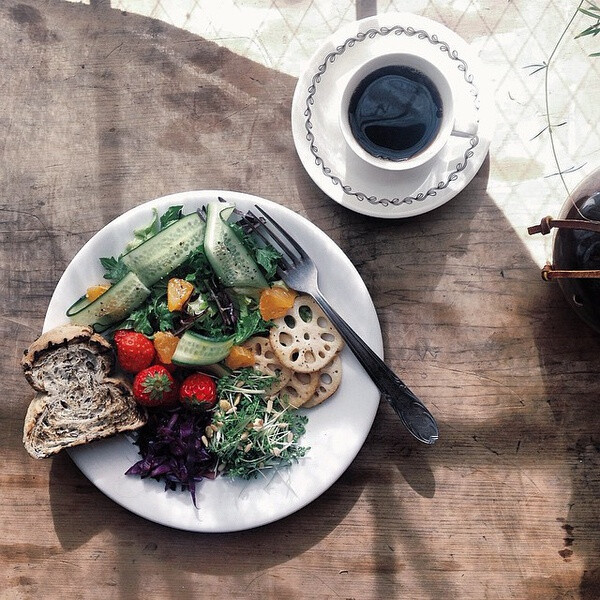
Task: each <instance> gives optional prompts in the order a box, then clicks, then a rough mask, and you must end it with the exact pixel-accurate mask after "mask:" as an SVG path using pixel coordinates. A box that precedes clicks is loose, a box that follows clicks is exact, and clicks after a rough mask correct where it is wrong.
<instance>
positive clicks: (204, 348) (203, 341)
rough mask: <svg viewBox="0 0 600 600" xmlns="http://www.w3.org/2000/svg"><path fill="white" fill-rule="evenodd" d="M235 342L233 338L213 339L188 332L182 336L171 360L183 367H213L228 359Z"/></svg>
mask: <svg viewBox="0 0 600 600" xmlns="http://www.w3.org/2000/svg"><path fill="white" fill-rule="evenodd" d="M233 341H234V338H233V336H232V337H228V338H221V339H213V338H208V337H205V336H203V335H200V334H198V333H194V332H193V331H186V332H185V333H184V334H183V335H182V336H181V339H180V340H179V343H178V344H177V348H176V350H175V354H173V358H172V359H171V360H172V361H173V363H174V364H176V365H181V366H183V367H195V366H202V365H212V364H214V363H218V362H219V361H221V360H223V359H224V358H226V357H227V355H228V354H229V351H230V350H231V347H232V346H233Z"/></svg>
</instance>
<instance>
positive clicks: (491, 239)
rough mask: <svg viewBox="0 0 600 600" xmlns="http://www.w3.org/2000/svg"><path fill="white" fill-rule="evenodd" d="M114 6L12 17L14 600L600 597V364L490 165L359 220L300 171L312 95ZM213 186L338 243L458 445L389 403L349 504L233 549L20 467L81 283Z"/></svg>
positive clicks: (3, 412) (242, 538) (7, 558)
mask: <svg viewBox="0 0 600 600" xmlns="http://www.w3.org/2000/svg"><path fill="white" fill-rule="evenodd" d="M92 4H96V5H95V6H85V5H76V4H70V3H60V2H54V3H52V2H41V1H39V2H36V1H27V2H26V3H21V4H20V3H18V2H14V1H7V2H4V3H2V6H0V31H1V32H2V44H1V45H0V55H1V61H0V89H2V90H3V92H2V103H1V104H0V131H1V132H2V152H3V160H2V163H1V164H0V170H1V173H2V184H3V191H2V195H1V204H0V218H1V221H2V227H1V237H0V265H1V267H2V271H3V273H4V277H3V280H4V283H3V285H2V289H1V290H0V295H1V296H0V297H1V302H0V306H2V309H1V313H0V314H1V315H2V316H1V318H0V344H1V348H2V351H1V354H0V356H1V358H0V361H1V363H0V364H1V365H2V378H3V394H2V396H3V398H2V402H1V403H0V427H1V429H0V453H1V456H2V468H1V469H0V522H1V523H2V536H1V537H2V540H1V541H0V597H2V598H7V599H13V598H14V599H21V598H23V599H25V598H27V599H28V598H49V599H54V598H63V597H70V598H86V599H87V598H106V599H117V598H118V599H125V598H132V599H133V598H141V597H144V596H147V597H152V598H154V597H156V598H158V597H160V598H180V599H186V598H190V599H191V598H197V597H211V596H212V597H217V598H269V599H270V598H273V599H275V598H415V599H416V598H418V599H424V600H428V599H433V598H439V597H445V598H457V599H458V598H460V599H474V600H481V599H487V598H490V599H491V598H503V599H504V598H523V599H524V598H527V599H540V600H542V599H543V600H550V599H557V600H558V599H559V598H560V599H567V598H573V599H582V600H591V599H594V598H600V479H599V474H600V437H599V433H598V432H599V430H600V416H599V414H600V411H599V410H598V403H599V401H600V397H599V392H598V376H597V372H598V369H599V367H600V343H599V341H598V337H597V336H596V335H595V334H593V333H592V332H591V331H590V330H589V329H588V328H587V327H586V326H585V325H583V324H582V323H581V322H579V320H578V319H577V318H576V317H575V316H574V315H573V314H572V313H571V312H570V311H569V309H568V308H567V306H566V304H565V302H564V301H563V299H562V297H561V296H560V293H559V291H558V289H557V288H555V287H553V286H550V285H548V284H544V283H543V282H542V281H541V279H540V278H539V274H538V267H537V266H536V265H534V264H533V262H532V260H531V258H530V257H529V253H528V252H527V251H526V249H525V248H524V247H523V246H522V244H521V242H520V241H519V239H518V237H517V235H516V234H515V233H514V232H513V230H512V228H511V227H510V225H509V224H508V223H507V221H506V219H505V217H504V216H503V215H502V213H501V212H500V211H499V210H498V208H497V207H496V205H495V203H494V202H493V200H492V198H491V197H490V194H489V190H488V171H489V168H490V163H489V161H488V162H486V164H485V165H484V167H483V168H482V170H481V172H480V173H479V174H478V176H477V177H476V178H475V180H474V181H473V183H472V184H471V185H470V186H469V187H468V189H467V190H465V191H464V192H463V193H461V194H460V195H459V196H458V197H457V198H456V199H455V200H453V201H452V202H450V203H449V204H447V205H446V206H444V207H443V208H440V209H439V210H436V211H435V212H434V213H431V214H429V215H424V216H422V217H417V218H414V219H411V220H409V221H403V222H387V221H385V222H384V221H380V220H374V219H369V218H364V217H361V216H360V215H357V214H354V213H351V212H350V211H347V210H344V209H342V208H341V207H339V206H338V205H336V204H335V203H333V202H331V201H330V200H328V199H327V197H326V196H325V195H324V194H322V193H321V192H320V191H319V190H317V188H316V187H315V186H314V185H313V183H312V182H311V180H310V179H309V178H308V176H307V175H306V174H305V172H304V171H303V169H302V167H301V165H300V163H299V161H298V159H297V157H296V154H295V150H294V147H293V142H292V138H291V134H290V124H289V109H290V102H291V95H292V92H293V87H294V84H295V81H294V79H293V78H291V77H287V76H284V75H281V74H279V73H276V72H272V71H270V70H268V69H266V68H263V67H261V66H258V65H256V64H254V63H251V62H249V61H247V60H245V59H243V58H240V57H239V56H235V55H234V54H232V53H230V52H228V51H225V50H222V49H219V48H218V47H217V46H216V45H214V44H212V43H208V42H206V41H204V40H202V39H199V38H197V37H194V36H193V35H191V34H189V33H186V32H184V31H180V30H177V29H174V28H171V27H168V26H166V25H164V24H161V23H160V22H158V21H154V20H150V19H145V18H142V17H137V16H135V15H131V14H122V13H121V12H120V11H116V10H111V9H110V8H109V7H108V6H107V5H103V4H102V3H92ZM492 160H493V157H492ZM203 188H225V189H234V190H242V191H247V192H250V193H254V194H257V195H260V196H263V197H267V198H270V199H272V200H275V201H277V202H280V203H283V204H285V205H287V206H289V207H291V208H293V209H294V210H296V211H298V212H299V213H301V214H302V215H305V216H306V217H308V218H309V219H311V220H312V221H313V222H314V223H315V224H316V225H318V226H319V227H321V228H322V229H323V230H324V231H326V232H327V233H328V234H329V235H330V236H331V237H332V238H333V239H334V240H336V241H337V242H338V243H339V245H340V246H341V247H342V249H343V250H344V251H345V252H346V253H347V254H348V256H349V257H350V258H351V260H352V261H353V262H354V264H355V265H356V266H357V268H358V270H359V271H360V273H361V275H362V276H363V278H364V280H365V282H366V284H367V286H368V288H369V289H370V291H371V294H372V296H373V299H374V302H375V305H376V308H377V310H378V313H379V316H380V319H381V324H382V328H383V332H384V338H385V352H386V356H387V357H388V360H389V362H390V364H391V366H392V367H393V368H394V369H395V370H397V372H399V373H400V374H401V375H402V377H403V378H404V379H405V380H406V381H407V382H408V383H409V384H410V385H411V386H412V387H413V388H414V389H415V391H416V392H417V393H418V394H419V395H420V396H421V397H422V398H423V399H424V400H426V401H427V402H428V403H429V405H430V406H431V407H432V409H433V410H434V412H435V413H436V416H437V418H438V420H439V424H440V429H441V439H440V442H439V443H438V444H437V445H436V446H435V447H433V448H426V447H423V446H420V445H418V444H417V443H416V442H413V441H412V439H409V437H408V436H407V434H405V433H404V432H403V430H402V428H401V427H400V426H399V424H398V421H397V418H396V417H395V415H394V414H393V412H392V411H391V409H390V408H389V407H388V406H386V405H382V406H381V407H380V410H379V413H378V416H377V419H376V422H375V425H374V427H373V430H372V431H371V433H370V435H369V437H368V439H367V442H366V444H365V446H364V448H363V449H362V451H361V452H360V454H359V456H358V457H357V459H356V460H355V461H354V463H353V464H352V466H351V467H350V468H349V469H348V471H347V472H346V473H345V474H344V475H343V476H342V478H341V479H340V480H339V481H338V482H337V483H336V484H335V485H333V487H332V488H331V489H330V490H329V491H328V492H327V493H325V494H324V495H323V496H322V497H321V498H319V499H318V500H316V501H315V502H313V503H312V504H311V505H310V506H308V507H306V508H305V509H303V510H301V511H300V512H298V513H296V514H294V515H292V516H290V517H288V518H286V519H284V520H282V521H280V522H278V523H275V524H272V525H269V526H266V527H263V528H260V529H258V530H254V531H249V532H245V533H238V534H228V535H197V534H191V533H185V532H181V531H176V530H171V529H167V528H165V527H162V526H159V525H156V524H154V523H151V522H148V521H145V520H143V519H140V518H139V517H137V516H134V515H132V514H130V513H128V512H127V511H125V510H124V509H122V508H121V507H120V506H118V505H116V504H115V503H113V502H112V501H111V500H109V499H108V498H106V497H105V496H104V495H103V494H102V493H100V492H99V491H98V490H97V489H96V488H95V487H94V486H92V485H91V484H90V483H89V482H88V481H87V480H86V478H85V477H84V476H83V475H82V474H81V473H80V472H79V471H78V469H77V468H76V467H75V466H74V465H73V464H72V462H71V461H70V459H69V458H68V457H67V456H58V457H57V458H55V459H52V460H48V461H34V460H32V459H30V458H29V457H28V456H27V455H26V453H25V451H24V450H23V448H22V445H21V428H22V420H23V416H24V413H25V410H26V406H27V404H28V402H29V400H30V397H31V393H30V390H29V389H28V388H27V386H26V384H25V381H24V379H23V377H22V375H21V372H20V368H19V364H18V362H19V358H20V355H21V352H22V350H23V348H25V347H26V346H27V345H28V344H29V343H30V342H31V341H32V340H33V339H34V338H35V337H36V336H37V335H38V333H39V332H40V330H41V326H42V321H43V317H44V313H45V310H46V307H47V304H48V301H49V298H50V296H51V293H52V291H53V289H54V286H55V284H56V282H57V280H58V278H59V277H60V275H61V273H62V271H63V269H64V268H65V267H66V265H67V264H68V263H69V261H70V260H71V259H72V258H73V256H74V254H75V253H76V251H77V250H78V249H79V248H80V247H81V245H82V244H83V243H84V242H85V241H86V240H87V239H89V238H90V237H91V236H92V235H93V233H94V232H96V231H97V230H98V229H99V228H101V227H102V226H103V225H105V224H106V223H107V222H108V221H110V220H111V219H112V218H114V217H115V216H117V215H118V214H120V213H121V212H123V211H124V210H126V209H128V208H130V207H132V206H135V205H137V204H139V203H140V202H143V201H145V200H147V199H151V198H154V197H157V196H159V195H163V194H166V193H170V192H176V191H182V190H188V189H203Z"/></svg>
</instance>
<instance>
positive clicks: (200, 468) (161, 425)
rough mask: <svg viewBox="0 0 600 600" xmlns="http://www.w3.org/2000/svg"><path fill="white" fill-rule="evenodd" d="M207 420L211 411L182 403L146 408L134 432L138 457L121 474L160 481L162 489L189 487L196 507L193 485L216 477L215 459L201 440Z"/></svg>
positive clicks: (186, 488) (183, 488) (208, 421)
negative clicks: (142, 422)
mask: <svg viewBox="0 0 600 600" xmlns="http://www.w3.org/2000/svg"><path fill="white" fill-rule="evenodd" d="M210 420H211V413H207V412H203V411H193V410H190V409H187V408H185V407H183V406H177V407H176V408H171V409H162V410H154V411H150V412H149V415H148V423H147V424H146V425H144V426H143V427H142V428H141V429H140V430H138V432H137V439H136V444H137V445H138V446H139V449H140V455H141V456H142V459H141V460H139V461H138V462H136V463H135V464H134V465H133V466H131V467H130V468H129V469H128V470H127V471H126V473H125V474H126V475H139V476H140V477H141V478H142V479H144V478H146V477H152V478H153V479H156V480H157V481H161V480H162V481H164V482H165V490H176V489H177V488H178V486H180V487H181V489H182V490H189V492H190V494H191V496H192V501H193V502H194V506H196V484H197V483H198V482H199V481H202V479H214V478H215V476H216V465H217V459H216V457H215V456H213V455H212V454H211V453H210V452H209V451H208V450H207V449H206V447H205V446H204V444H203V442H202V436H203V435H204V431H205V428H206V426H207V425H209V424H210Z"/></svg>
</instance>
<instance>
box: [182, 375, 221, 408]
mask: <svg viewBox="0 0 600 600" xmlns="http://www.w3.org/2000/svg"><path fill="white" fill-rule="evenodd" d="M179 400H180V402H181V403H182V404H184V405H185V406H187V407H189V408H197V409H200V410H210V409H211V408H212V407H213V406H214V405H215V404H216V403H217V384H216V383H215V381H214V379H213V378H212V377H209V376H208V375H205V374H204V373H194V374H192V375H189V376H188V377H186V378H185V379H184V381H183V383H182V384H181V387H180V388H179Z"/></svg>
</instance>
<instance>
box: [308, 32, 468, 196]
mask: <svg viewBox="0 0 600 600" xmlns="http://www.w3.org/2000/svg"><path fill="white" fill-rule="evenodd" d="M387 35H397V36H400V35H405V36H408V37H415V36H416V38H417V39H419V40H423V43H429V44H432V45H433V46H436V47H437V48H438V49H439V50H440V52H442V53H443V54H444V55H445V57H446V58H447V59H448V60H449V61H453V63H454V64H455V66H456V68H457V69H458V70H459V71H461V72H462V73H463V76H464V80H465V82H466V83H467V84H468V85H469V91H470V95H471V97H472V101H473V106H474V108H475V110H476V111H479V90H478V88H477V86H476V85H475V83H474V81H473V74H472V73H471V72H470V71H469V65H468V64H467V62H466V60H465V59H464V58H462V57H461V56H459V54H458V52H457V51H456V50H453V49H452V48H451V47H450V44H448V43H447V42H445V41H443V40H441V39H439V37H438V36H437V35H436V34H433V33H428V32H427V31H425V30H424V29H414V28H413V27H402V26H401V25H394V26H392V27H373V28H370V29H368V30H366V31H364V32H358V33H357V34H356V35H355V36H353V37H350V38H348V39H346V41H345V42H344V43H343V44H342V45H340V46H337V47H336V49H335V50H334V51H333V52H329V53H328V54H327V55H326V56H325V58H324V59H323V61H322V62H321V63H320V64H319V65H318V67H317V71H316V73H314V74H313V75H312V78H311V83H310V86H309V87H308V90H307V91H308V96H307V97H306V100H305V106H306V109H305V111H304V116H305V122H304V127H305V129H306V140H307V141H308V143H309V149H310V153H311V154H312V155H313V156H314V160H315V164H316V165H317V167H319V168H320V169H321V171H322V172H323V174H324V175H325V176H326V177H328V178H329V179H330V180H331V182H332V183H333V184H334V185H339V186H340V187H341V188H342V190H343V191H344V193H345V194H347V195H349V196H354V197H355V198H357V199H358V200H360V201H364V200H366V201H368V202H370V203H371V204H379V205H382V206H387V205H389V204H393V205H399V204H405V203H406V204H410V203H412V202H413V201H421V200H424V199H425V198H427V197H431V196H435V195H436V194H437V192H438V191H440V190H443V189H445V188H447V187H448V186H449V185H450V183H451V182H453V181H456V180H457V179H458V178H459V176H460V173H461V172H462V171H464V170H465V169H466V167H467V165H468V163H469V160H470V159H471V158H472V157H473V155H474V148H475V147H476V146H477V145H478V144H479V137H478V136H477V135H472V136H467V137H466V144H465V148H464V152H463V155H462V157H461V159H460V160H459V162H458V163H456V164H455V165H454V166H453V168H452V169H451V170H450V171H449V172H448V173H447V174H446V177H445V179H444V180H442V181H440V182H438V183H437V184H436V185H434V186H432V187H430V188H429V189H427V190H425V191H418V192H417V193H415V194H414V195H409V196H403V197H393V198H388V197H378V196H374V195H368V194H366V193H364V192H363V191H360V190H356V189H353V187H352V186H351V185H348V184H347V183H344V181H342V179H341V177H340V176H339V175H338V174H336V173H335V172H333V169H332V168H331V167H330V166H329V165H328V164H327V163H326V161H325V160H324V159H323V157H322V156H321V155H320V154H319V146H318V144H319V140H318V139H316V138H315V135H314V133H313V122H312V118H313V111H312V106H313V105H314V103H315V98H314V97H315V94H316V92H317V90H318V86H319V84H320V83H321V82H322V80H323V77H325V76H326V75H327V67H328V65H330V64H332V63H334V62H335V61H336V59H337V58H338V57H339V56H340V55H342V54H344V53H345V52H349V51H351V49H352V48H353V47H354V46H356V45H357V44H361V43H363V42H364V41H365V40H371V39H373V38H375V37H377V36H387Z"/></svg>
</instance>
